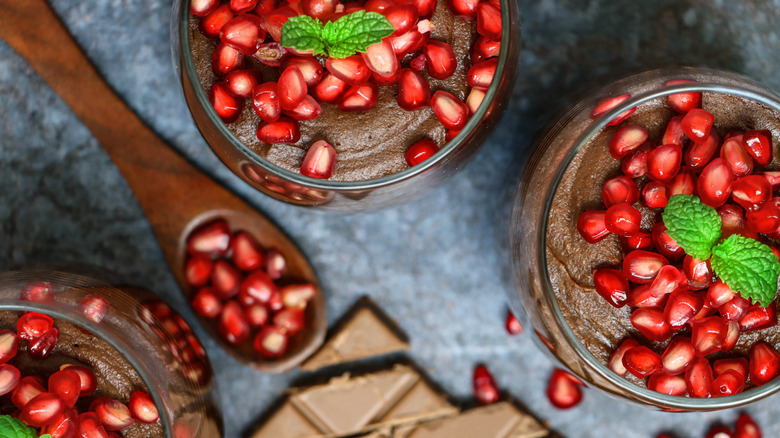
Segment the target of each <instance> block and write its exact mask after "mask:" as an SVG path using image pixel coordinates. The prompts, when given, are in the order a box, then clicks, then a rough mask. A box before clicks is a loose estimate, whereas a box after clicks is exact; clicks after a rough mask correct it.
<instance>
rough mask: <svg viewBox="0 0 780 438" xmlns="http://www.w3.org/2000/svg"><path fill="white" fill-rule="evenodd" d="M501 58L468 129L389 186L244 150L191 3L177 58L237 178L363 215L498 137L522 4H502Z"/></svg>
mask: <svg viewBox="0 0 780 438" xmlns="http://www.w3.org/2000/svg"><path fill="white" fill-rule="evenodd" d="M500 3H501V8H502V19H503V21H502V26H503V33H502V35H501V52H500V55H499V58H498V65H497V67H496V72H495V76H494V78H495V80H493V82H492V83H491V84H490V87H489V88H488V90H487V91H486V93H485V97H484V99H483V101H482V104H481V105H480V107H479V108H478V109H477V111H476V113H475V114H473V115H472V116H471V118H470V119H469V120H468V122H467V123H466V126H465V127H464V128H463V129H462V130H461V131H460V133H459V134H458V135H457V136H456V137H455V138H454V139H453V140H452V141H450V142H449V143H447V144H446V145H444V146H443V147H442V148H441V150H440V151H439V152H437V153H436V154H435V155H433V156H432V157H431V158H429V159H427V160H425V161H424V162H423V163H420V164H418V165H416V166H413V167H411V168H408V169H406V170H403V171H401V172H398V173H395V174H392V175H388V176H385V177H382V178H377V179H371V180H366V181H355V182H337V181H327V180H321V179H316V178H310V177H306V176H303V175H300V174H298V173H293V172H290V171H287V170H285V169H282V168H280V167H278V166H276V165H274V164H272V163H270V162H269V161H267V160H265V159H264V158H263V157H261V156H260V155H258V154H257V153H256V152H254V151H253V150H252V149H251V148H249V147H247V146H245V145H244V144H243V143H242V142H241V141H240V140H239V139H238V138H237V137H236V136H235V135H234V134H233V133H232V132H231V131H230V130H229V129H228V127H227V126H226V125H225V124H224V123H223V122H222V121H221V120H220V118H219V117H218V116H217V114H216V112H215V111H214V109H213V108H212V106H211V105H210V104H209V100H208V96H207V95H206V92H204V90H203V88H202V87H201V85H200V82H199V80H198V74H197V71H196V68H195V64H194V61H193V58H192V53H191V47H190V36H189V32H190V27H189V19H190V12H189V11H190V7H189V6H190V1H189V0H177V1H176V2H175V3H174V12H173V23H172V35H174V38H173V58H174V64H175V68H176V69H177V73H178V74H179V75H180V77H181V83H182V88H183V91H184V96H185V99H186V100H187V104H188V105H189V108H190V112H191V113H192V116H193V118H194V120H195V123H196V124H197V126H198V128H199V129H200V132H201V134H202V135H203V137H204V138H205V139H206V142H207V143H208V144H209V146H211V148H212V149H213V150H214V152H215V153H216V154H217V156H218V157H219V158H220V159H221V160H222V161H223V162H224V163H225V164H226V165H227V166H228V167H229V168H230V170H232V171H233V172H234V173H235V174H236V175H238V176H239V177H241V178H242V179H243V180H244V181H246V182H247V183H249V184H250V185H251V186H253V187H254V188H256V189H257V190H259V191H261V192H263V193H265V194H266V195H268V196H271V197H273V198H275V199H279V200H281V201H285V202H289V203H292V204H297V205H303V206H318V207H323V208H327V209H336V210H346V211H362V210H370V209H375V208H378V207H382V206H386V205H392V204H398V203H401V202H404V201H406V200H407V199H409V198H410V197H412V196H415V195H418V194H420V193H422V192H424V191H426V190H427V189H430V188H431V187H433V186H435V185H437V184H439V183H441V182H442V181H443V180H445V179H446V178H447V177H449V176H451V175H452V174H454V173H455V172H456V171H457V170H459V169H461V168H463V166H464V165H465V164H466V162H467V161H468V160H469V159H470V158H471V157H472V156H473V155H474V153H475V152H476V151H477V150H478V149H479V148H480V147H481V146H482V144H483V143H484V142H485V140H486V139H487V137H488V135H489V134H490V133H491V132H492V130H493V128H494V127H495V125H496V123H497V122H498V119H499V117H500V115H501V114H502V113H503V110H504V108H505V107H506V104H507V102H508V100H509V98H510V96H511V95H512V88H513V86H514V82H515V76H516V73H517V70H518V58H519V55H520V17H519V13H518V10H517V4H516V2H514V1H511V0H500Z"/></svg>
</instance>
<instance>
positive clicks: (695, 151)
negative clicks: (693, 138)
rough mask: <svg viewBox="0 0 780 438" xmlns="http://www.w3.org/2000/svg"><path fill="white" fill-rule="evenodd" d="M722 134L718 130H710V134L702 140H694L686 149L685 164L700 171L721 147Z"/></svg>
mask: <svg viewBox="0 0 780 438" xmlns="http://www.w3.org/2000/svg"><path fill="white" fill-rule="evenodd" d="M720 146H721V144H720V135H719V134H718V131H714V130H713V131H710V135H708V136H707V138H705V139H704V140H702V141H699V142H694V143H693V144H692V145H691V146H690V147H689V148H688V150H686V151H685V164H687V165H688V167H690V168H691V169H692V170H693V171H699V170H701V169H703V168H704V166H706V165H707V163H709V162H710V160H712V157H714V156H715V153H716V152H718V150H719V149H720Z"/></svg>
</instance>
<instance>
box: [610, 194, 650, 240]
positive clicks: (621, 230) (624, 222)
mask: <svg viewBox="0 0 780 438" xmlns="http://www.w3.org/2000/svg"><path fill="white" fill-rule="evenodd" d="M604 223H605V224H606V226H607V230H609V232H611V233H615V234H618V235H621V236H633V235H634V234H636V233H638V232H639V227H640V226H641V225H642V214H641V213H640V212H639V210H637V209H636V208H634V207H632V206H631V204H629V203H627V202H621V203H619V204H615V205H612V206H611V207H609V208H608V209H607V212H606V214H605V216H604Z"/></svg>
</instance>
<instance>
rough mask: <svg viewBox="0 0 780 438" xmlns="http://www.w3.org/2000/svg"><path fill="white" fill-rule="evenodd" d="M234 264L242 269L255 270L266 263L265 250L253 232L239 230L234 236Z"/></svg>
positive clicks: (232, 255) (232, 256)
mask: <svg viewBox="0 0 780 438" xmlns="http://www.w3.org/2000/svg"><path fill="white" fill-rule="evenodd" d="M231 258H232V260H233V264H234V265H236V267H237V268H238V269H241V270H242V271H253V270H255V269H257V268H259V267H260V266H262V265H263V263H265V251H263V249H262V248H261V247H260V244H259V243H258V242H257V239H255V238H254V237H253V236H252V235H251V234H249V233H247V232H244V231H239V232H238V233H236V234H235V236H233V253H232V254H231Z"/></svg>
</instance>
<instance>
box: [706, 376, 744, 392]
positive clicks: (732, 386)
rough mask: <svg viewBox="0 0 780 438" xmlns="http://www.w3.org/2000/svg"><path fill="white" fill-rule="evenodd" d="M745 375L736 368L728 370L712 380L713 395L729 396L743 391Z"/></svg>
mask: <svg viewBox="0 0 780 438" xmlns="http://www.w3.org/2000/svg"><path fill="white" fill-rule="evenodd" d="M744 388H745V377H744V376H743V375H741V374H739V373H738V372H736V371H734V370H726V371H724V372H723V373H721V374H720V375H718V376H717V377H715V379H714V380H713V381H712V396H713V397H727V396H729V395H735V394H739V393H740V392H742V390H743V389H744Z"/></svg>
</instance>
